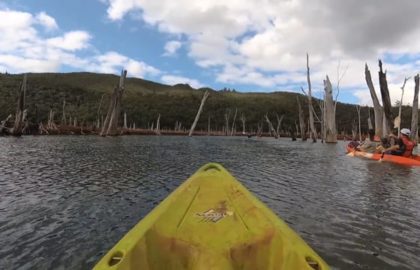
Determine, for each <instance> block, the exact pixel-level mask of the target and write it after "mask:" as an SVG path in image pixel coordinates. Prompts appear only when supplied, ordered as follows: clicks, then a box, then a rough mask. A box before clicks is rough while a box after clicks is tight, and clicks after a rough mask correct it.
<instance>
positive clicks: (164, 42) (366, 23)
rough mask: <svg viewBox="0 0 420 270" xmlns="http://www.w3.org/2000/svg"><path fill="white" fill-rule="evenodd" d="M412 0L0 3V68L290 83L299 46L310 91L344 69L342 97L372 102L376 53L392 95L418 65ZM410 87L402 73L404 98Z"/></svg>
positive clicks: (264, 88)
mask: <svg viewBox="0 0 420 270" xmlns="http://www.w3.org/2000/svg"><path fill="white" fill-rule="evenodd" d="M339 2H341V1H339ZM416 2H417V1H409V0H402V1H400V2H399V3H398V4H395V2H394V1H390V0H386V1H379V0H371V1H365V2H363V4H360V2H359V1H356V0H350V1H346V3H337V1H333V0H314V1H311V3H307V1H306V2H304V1H303V0H287V1H274V0H267V1H263V2H261V1H257V0H255V1H252V0H250V1H246V2H244V1H240V0H231V1H224V0H223V1H222V0H200V1H193V2H192V1H187V0H178V1H170V0H153V1H152V0H129V1H127V0H85V1H82V0H73V1H56V0H37V1H27V0H26V1H24V0H12V1H0V15H1V17H2V20H1V21H0V31H1V32H2V40H0V71H2V72H4V71H6V70H7V71H8V72H11V73H21V72H47V71H48V72H70V71H92V72H104V73H115V74H118V73H119V71H120V70H121V69H122V68H126V69H127V70H128V74H129V76H132V77H140V78H145V79H148V80H153V81H157V82H162V83H166V84H175V83H189V84H190V85H192V86H193V87H203V86H209V87H211V88H214V89H222V88H224V87H228V88H234V89H236V90H238V91H256V92H271V91H294V92H300V87H303V88H305V89H306V88H307V84H306V74H305V72H306V53H307V52H308V53H309V54H310V67H311V78H312V83H313V87H314V95H315V96H317V97H321V96H322V90H323V80H324V79H325V76H326V75H328V76H329V77H330V79H331V81H332V83H333V85H334V86H335V91H337V88H338V84H337V82H338V78H339V77H341V76H342V79H341V80H340V83H339V89H340V95H339V100H340V101H342V102H348V103H359V104H363V105H364V104H371V101H370V98H369V92H368V90H367V87H366V83H365V81H364V64H365V63H368V64H369V67H370V69H371V71H372V76H373V78H374V80H375V82H376V81H377V79H376V77H377V76H376V74H377V59H378V58H382V59H383V60H384V65H385V68H386V69H387V71H388V78H389V84H390V88H391V98H392V99H393V100H394V101H395V100H396V99H397V98H398V97H399V96H400V93H401V90H400V89H399V88H400V86H401V84H402V82H403V80H404V78H405V77H406V76H410V77H412V76H413V75H414V74H415V73H418V72H419V70H420V46H419V45H417V44H420V42H419V41H420V27H419V26H420V19H416V18H417V17H419V16H417V14H416V12H415V11H416V10H420V4H417V3H416ZM390 15H392V16H390ZM384 29H386V31H384ZM412 88H413V83H412V80H410V81H409V83H408V84H407V86H406V89H407V91H406V98H405V102H404V103H410V102H411V100H412V94H411V92H413V91H412ZM377 90H378V92H379V87H377Z"/></svg>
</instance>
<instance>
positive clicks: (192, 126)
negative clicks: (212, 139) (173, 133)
mask: <svg viewBox="0 0 420 270" xmlns="http://www.w3.org/2000/svg"><path fill="white" fill-rule="evenodd" d="M209 95H210V93H209V92H208V91H206V92H204V95H203V98H202V99H201V104H200V108H198V112H197V115H196V116H195V119H194V122H193V124H192V125H191V128H190V132H189V133H188V136H190V137H191V136H192V135H193V132H194V129H195V126H196V125H197V123H198V120H199V119H200V115H201V112H202V111H203V108H204V104H205V103H206V100H207V98H208V97H209Z"/></svg>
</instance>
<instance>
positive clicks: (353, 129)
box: [351, 120, 357, 141]
mask: <svg viewBox="0 0 420 270" xmlns="http://www.w3.org/2000/svg"><path fill="white" fill-rule="evenodd" d="M351 135H352V140H353V141H356V139H357V125H356V121H355V120H353V125H352V128H351Z"/></svg>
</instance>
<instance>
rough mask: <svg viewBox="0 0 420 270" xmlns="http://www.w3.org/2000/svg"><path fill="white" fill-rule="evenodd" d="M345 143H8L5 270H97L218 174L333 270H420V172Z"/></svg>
mask: <svg viewBox="0 0 420 270" xmlns="http://www.w3.org/2000/svg"><path fill="white" fill-rule="evenodd" d="M344 145H345V144H344V143H343V142H340V143H338V144H336V145H326V144H321V143H316V144H313V143H311V142H300V141H296V142H292V141H291V140H290V139H280V140H274V139H269V138H265V139H248V138H239V137H236V138H231V137H193V138H188V137H154V136H153V137H147V136H125V137H117V138H100V137H96V136H80V137H78V136H62V137H59V136H57V137H55V136H42V137H41V136H40V137H23V138H5V137H3V138H0V269H90V268H91V267H92V266H93V265H94V264H95V262H96V261H97V260H98V259H99V258H100V257H101V256H102V255H103V254H104V253H105V252H106V251H107V250H108V249H109V248H111V247H112V246H113V245H114V244H115V243H116V242H117V241H118V240H119V239H120V238H121V237H122V236H123V235H124V234H125V233H126V232H127V231H128V230H129V229H130V228H131V227H133V226H134V225H135V224H136V223H137V222H138V221H139V220H140V219H141V218H142V217H144V216H145V215H146V214H147V213H148V212H149V211H150V210H151V209H152V208H153V207H154V206H156V205H157V204H158V203H159V202H160V201H161V200H162V199H164V198H165V197H166V196H167V195H168V194H169V193H170V192H171V191H172V190H174V189H175V188H176V187H177V186H179V185H180V184H181V183H182V182H183V181H184V180H185V179H186V178H188V177H189V176H190V175H191V174H192V173H194V172H195V171H196V170H197V169H198V168H199V167H200V166H202V165H203V164H205V163H207V162H210V161H212V162H220V163H222V164H223V165H224V166H225V167H226V168H227V169H228V170H229V171H230V172H231V173H232V174H233V175H234V176H236V177H237V178H238V179H239V181H241V182H242V183H243V184H244V185H245V186H246V187H247V188H248V189H250V190H251V191H252V192H253V193H254V194H256V196H257V197H258V198H260V199H261V200H262V201H263V202H265V203H266V204H267V205H268V206H269V207H270V208H271V209H273V211H274V212H275V213H277V214H278V215H279V216H281V217H282V218H283V219H284V220H285V221H286V222H287V223H288V224H289V225H290V226H291V227H292V228H293V229H294V230H295V231H297V232H298V233H299V234H300V235H301V236H302V237H303V238H304V239H305V240H306V241H307V242H308V244H309V245H310V246H311V247H312V248H313V249H315V250H316V251H317V252H318V253H319V254H320V255H321V257H323V258H324V259H325V260H326V261H327V263H328V264H330V265H331V266H332V268H333V269H378V270H386V269H420V168H409V167H402V166H398V165H393V164H389V163H381V162H377V161H367V160H362V159H359V158H352V157H347V156H346V155H345V153H344Z"/></svg>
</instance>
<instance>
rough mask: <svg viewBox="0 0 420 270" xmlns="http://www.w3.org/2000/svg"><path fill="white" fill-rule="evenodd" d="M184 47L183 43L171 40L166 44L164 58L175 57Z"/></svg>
mask: <svg viewBox="0 0 420 270" xmlns="http://www.w3.org/2000/svg"><path fill="white" fill-rule="evenodd" d="M181 46H182V43H181V42H180V41H177V40H171V41H169V42H167V43H166V44H165V53H164V54H163V55H164V56H171V55H174V54H175V53H176V52H177V51H178V50H179V49H180V48H181Z"/></svg>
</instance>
